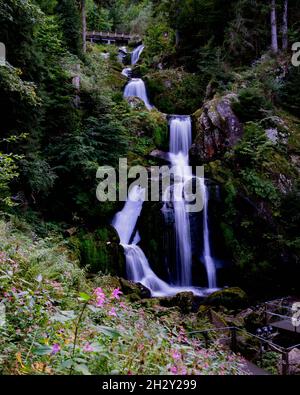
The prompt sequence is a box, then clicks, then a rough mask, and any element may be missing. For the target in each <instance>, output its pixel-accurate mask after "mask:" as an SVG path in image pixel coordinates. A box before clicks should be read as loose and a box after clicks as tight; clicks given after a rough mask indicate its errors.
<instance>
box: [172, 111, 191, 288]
mask: <svg viewBox="0 0 300 395" xmlns="http://www.w3.org/2000/svg"><path fill="white" fill-rule="evenodd" d="M191 143H192V126H191V119H190V117H187V116H174V117H172V118H171V119H170V160H171V164H172V166H173V169H174V175H175V181H176V182H175V183H174V186H173V207H174V219H175V236H176V265H177V272H178V276H177V278H178V280H177V281H178V285H180V286H190V285H191V284H192V247H191V234H190V221H189V214H188V212H187V209H186V204H187V203H186V201H185V199H184V185H185V182H187V181H188V180H190V179H191V178H192V177H193V175H192V172H191V170H190V167H189V149H190V146H191Z"/></svg>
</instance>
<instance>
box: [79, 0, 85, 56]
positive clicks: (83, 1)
mask: <svg viewBox="0 0 300 395" xmlns="http://www.w3.org/2000/svg"><path fill="white" fill-rule="evenodd" d="M80 4H81V22H82V50H83V53H85V52H86V8H85V5H86V4H85V0H81V3H80Z"/></svg>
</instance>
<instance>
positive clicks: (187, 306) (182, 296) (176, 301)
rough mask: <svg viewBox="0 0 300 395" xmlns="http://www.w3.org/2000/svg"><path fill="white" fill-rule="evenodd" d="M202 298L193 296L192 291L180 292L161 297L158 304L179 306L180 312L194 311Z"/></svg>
mask: <svg viewBox="0 0 300 395" xmlns="http://www.w3.org/2000/svg"><path fill="white" fill-rule="evenodd" d="M201 300H202V298H200V297H198V296H195V295H194V294H193V292H180V293H178V294H176V295H175V296H170V297H168V298H161V299H160V305H161V306H164V307H175V306H177V307H179V308H180V310H181V311H182V313H185V314H187V313H190V312H196V311H197V310H198V308H199V305H200V303H201Z"/></svg>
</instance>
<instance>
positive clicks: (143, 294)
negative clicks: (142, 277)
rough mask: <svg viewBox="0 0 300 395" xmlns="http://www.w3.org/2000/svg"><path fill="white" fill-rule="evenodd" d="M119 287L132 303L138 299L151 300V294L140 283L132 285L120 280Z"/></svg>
mask: <svg viewBox="0 0 300 395" xmlns="http://www.w3.org/2000/svg"><path fill="white" fill-rule="evenodd" d="M119 281H120V287H121V291H122V292H123V294H124V295H128V296H129V299H130V300H131V301H132V302H135V301H138V300H140V299H146V298H151V292H150V290H149V289H148V288H146V287H145V286H144V285H142V284H140V283H134V282H132V281H129V280H125V279H124V278H120V280H119Z"/></svg>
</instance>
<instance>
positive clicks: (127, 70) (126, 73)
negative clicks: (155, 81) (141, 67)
mask: <svg viewBox="0 0 300 395" xmlns="http://www.w3.org/2000/svg"><path fill="white" fill-rule="evenodd" d="M131 71H132V70H131V67H125V69H123V70H122V75H124V76H125V77H127V78H130V77H131Z"/></svg>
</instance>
